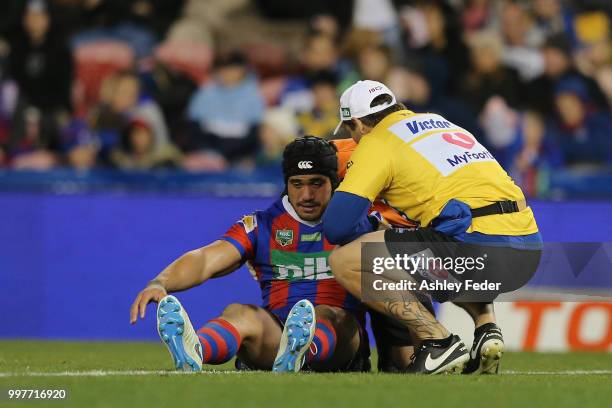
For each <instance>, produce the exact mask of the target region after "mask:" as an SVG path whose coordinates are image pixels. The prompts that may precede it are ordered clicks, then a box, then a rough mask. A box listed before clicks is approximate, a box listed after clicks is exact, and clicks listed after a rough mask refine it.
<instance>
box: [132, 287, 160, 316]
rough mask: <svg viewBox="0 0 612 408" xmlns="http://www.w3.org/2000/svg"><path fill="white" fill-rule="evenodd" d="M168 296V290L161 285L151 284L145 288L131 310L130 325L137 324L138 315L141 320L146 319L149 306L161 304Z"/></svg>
mask: <svg viewBox="0 0 612 408" xmlns="http://www.w3.org/2000/svg"><path fill="white" fill-rule="evenodd" d="M167 294H168V292H166V289H165V288H164V287H163V286H162V285H160V284H159V283H151V284H149V286H147V287H146V288H144V289H143V290H142V291H141V292H140V293H139V294H138V296H136V300H134V303H132V307H131V308H130V324H134V323H136V321H137V320H138V315H140V318H141V319H144V317H145V310H146V308H147V305H148V304H149V303H150V302H159V301H160V300H162V298H163V297H164V296H166V295H167Z"/></svg>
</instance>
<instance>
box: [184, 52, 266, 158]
mask: <svg viewBox="0 0 612 408" xmlns="http://www.w3.org/2000/svg"><path fill="white" fill-rule="evenodd" d="M213 74H214V78H213V80H211V81H210V82H208V83H206V84H205V85H203V86H202V87H201V88H200V89H199V90H198V91H197V92H196V93H195V94H194V95H193V97H192V98H191V101H190V102H189V107H188V109H187V116H188V119H189V120H190V121H191V122H192V132H191V137H190V148H191V150H195V151H202V150H204V151H206V150H210V151H213V152H216V153H218V154H219V155H221V156H223V157H224V158H225V160H227V161H229V162H232V161H236V160H240V159H244V158H247V157H254V154H255V152H257V150H258V141H257V128H258V126H259V124H260V123H261V120H262V118H263V114H264V106H265V105H264V100H263V97H262V95H261V93H260V91H259V88H258V84H257V79H256V78H255V76H254V75H253V74H252V73H250V72H249V68H248V66H247V62H246V60H245V58H244V56H243V55H242V54H241V53H238V52H231V53H229V54H222V55H219V56H218V58H217V60H216V61H215V67H214V73H213Z"/></svg>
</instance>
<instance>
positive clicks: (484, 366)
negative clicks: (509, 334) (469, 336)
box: [463, 323, 504, 374]
mask: <svg viewBox="0 0 612 408" xmlns="http://www.w3.org/2000/svg"><path fill="white" fill-rule="evenodd" d="M503 354H504V338H503V337H502V332H501V330H500V329H499V327H497V325H496V324H495V323H487V324H485V325H483V326H480V327H479V328H478V329H476V331H475V332H474V344H473V345H472V349H471V350H470V361H469V362H468V363H467V365H466V366H465V370H463V374H497V373H498V372H499V360H500V359H501V358H502V355H503Z"/></svg>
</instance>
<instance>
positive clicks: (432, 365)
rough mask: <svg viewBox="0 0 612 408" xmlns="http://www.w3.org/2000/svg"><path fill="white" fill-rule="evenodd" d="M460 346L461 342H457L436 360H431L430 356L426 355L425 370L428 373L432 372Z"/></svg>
mask: <svg viewBox="0 0 612 408" xmlns="http://www.w3.org/2000/svg"><path fill="white" fill-rule="evenodd" d="M459 346H461V342H457V343H455V344H454V345H453V346H452V347H451V348H449V349H448V350H446V351H445V352H444V354H442V355H440V356H438V357H436V358H431V354H428V355H427V358H426V359H425V369H426V370H428V371H433V370H435V369H436V368H438V366H439V365H440V364H442V363H443V362H444V360H446V359H447V358H448V356H450V355H451V354H453V351H455V349H456V348H457V347H459Z"/></svg>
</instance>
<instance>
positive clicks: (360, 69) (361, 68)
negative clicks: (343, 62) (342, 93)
mask: <svg viewBox="0 0 612 408" xmlns="http://www.w3.org/2000/svg"><path fill="white" fill-rule="evenodd" d="M355 62H356V67H355V68H356V69H354V70H352V71H351V72H349V73H348V74H347V75H346V77H345V78H344V80H343V81H342V83H341V84H340V90H344V89H346V88H348V87H349V86H350V85H352V84H354V83H355V82H357V81H359V80H361V79H369V80H372V81H379V82H382V83H387V79H388V76H389V74H390V73H391V70H392V68H393V60H392V55H391V49H390V48H389V47H388V46H386V45H383V44H377V45H366V46H362V47H361V48H360V49H359V51H357V57H356V61H355Z"/></svg>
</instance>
